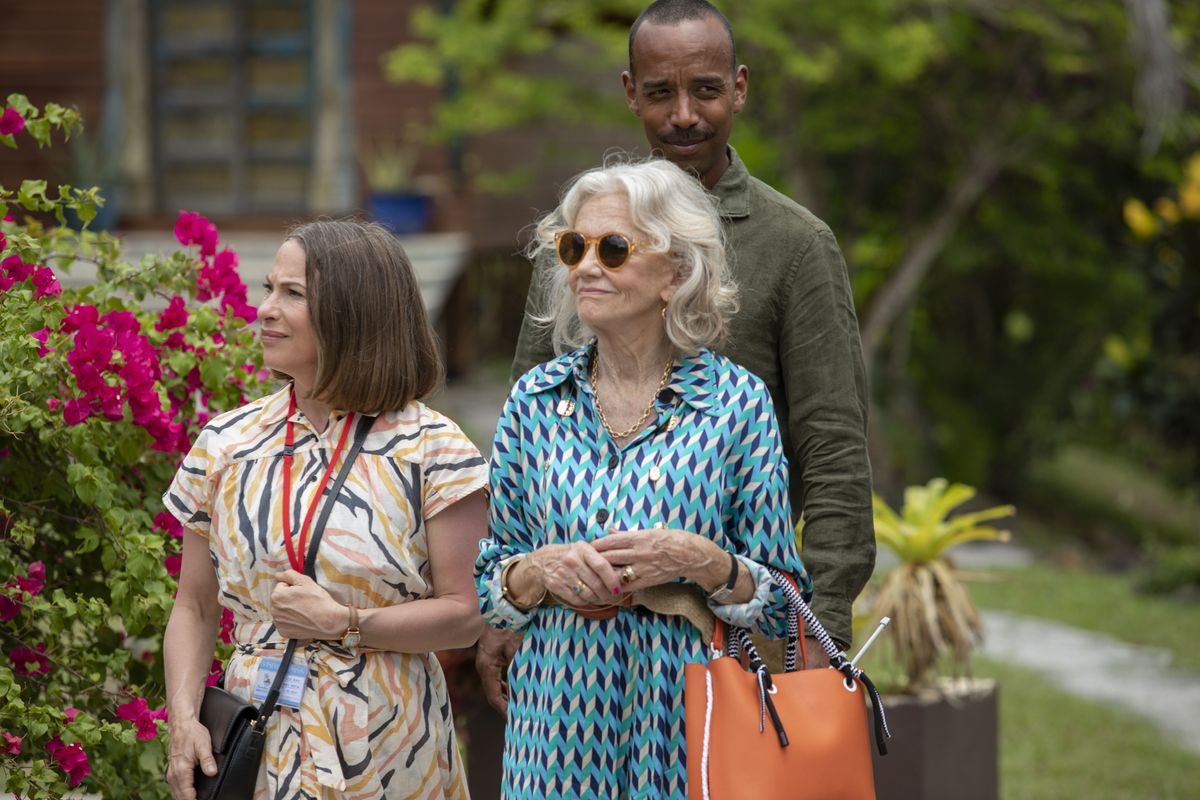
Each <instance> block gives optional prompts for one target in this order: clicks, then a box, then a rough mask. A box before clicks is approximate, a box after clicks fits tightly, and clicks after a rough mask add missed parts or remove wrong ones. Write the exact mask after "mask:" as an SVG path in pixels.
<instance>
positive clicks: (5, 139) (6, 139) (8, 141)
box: [0, 133, 17, 150]
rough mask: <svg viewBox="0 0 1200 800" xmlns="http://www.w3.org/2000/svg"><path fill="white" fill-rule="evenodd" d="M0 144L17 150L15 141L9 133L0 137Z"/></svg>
mask: <svg viewBox="0 0 1200 800" xmlns="http://www.w3.org/2000/svg"><path fill="white" fill-rule="evenodd" d="M0 144H2V145H4V146H5V147H8V148H11V149H13V150H16V149H17V139H16V137H15V136H13V135H12V134H11V133H6V134H4V135H3V136H0Z"/></svg>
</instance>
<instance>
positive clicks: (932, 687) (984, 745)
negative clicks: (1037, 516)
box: [866, 478, 1015, 800]
mask: <svg viewBox="0 0 1200 800" xmlns="http://www.w3.org/2000/svg"><path fill="white" fill-rule="evenodd" d="M974 496H975V490H974V489H972V488H971V487H969V486H964V485H963V484H958V483H954V484H951V483H949V482H948V481H946V480H945V479H943V478H935V479H933V480H931V481H929V483H928V484H926V485H925V486H910V487H908V488H907V489H906V490H905V492H904V503H903V505H902V507H901V509H900V513H899V514H897V513H896V512H895V511H893V510H892V508H891V507H890V506H888V504H887V503H886V502H884V501H883V500H882V499H881V498H879V497H878V496H876V497H875V498H874V510H875V538H876V541H877V542H879V543H880V544H882V545H884V546H885V547H887V548H888V549H890V550H891V551H892V552H893V553H895V555H896V557H897V558H898V559H899V564H898V565H897V566H896V567H895V568H893V569H891V570H890V571H889V572H888V573H887V575H886V576H885V577H884V579H883V582H882V584H881V585H880V586H879V588H878V590H877V591H876V592H875V593H874V595H873V596H872V597H871V598H870V599H869V601H868V605H869V613H868V614H867V616H866V620H867V622H868V624H869V625H870V626H872V627H873V626H874V624H875V623H877V622H878V620H879V619H881V618H882V617H885V616H886V617H890V618H891V627H890V629H889V631H888V635H887V636H886V637H885V639H886V640H887V641H888V642H889V643H890V648H888V649H889V650H890V655H891V657H892V659H893V661H894V664H895V665H896V667H897V668H898V672H897V674H898V675H899V676H900V679H899V681H898V685H897V686H896V687H895V692H893V693H892V695H891V696H890V697H889V698H888V702H887V708H888V716H889V718H890V722H891V726H892V730H893V731H894V732H895V738H894V739H893V740H892V743H891V745H890V753H889V755H888V756H887V757H885V758H879V757H876V760H875V781H876V787H877V792H878V797H879V800H895V799H898V798H922V799H923V800H941V799H942V798H947V799H948V798H956V799H957V798H963V797H970V798H972V800H994V798H996V797H997V796H998V759H997V754H998V739H997V731H998V716H997V704H996V685H995V682H994V681H990V680H980V679H973V678H971V677H969V675H970V660H971V655H972V653H973V652H974V650H975V648H976V647H978V646H979V644H980V643H981V642H982V637H983V629H982V625H981V623H980V620H979V613H978V611H977V610H976V608H975V604H974V602H973V601H972V600H971V596H970V594H969V593H968V592H967V589H966V587H965V586H964V585H963V582H962V576H961V574H960V573H959V572H958V571H957V569H956V568H955V565H954V562H953V561H952V560H951V559H950V557H949V556H948V555H947V551H949V550H950V549H951V548H952V547H954V546H956V545H959V544H962V543H963V542H969V541H978V540H995V541H1006V540H1007V539H1008V536H1009V534H1008V531H1005V530H1000V529H997V528H995V527H992V526H990V525H988V524H986V523H988V522H991V521H993V520H997V519H1002V518H1005V517H1011V516H1012V515H1013V514H1014V513H1015V509H1014V508H1013V507H1012V506H1010V505H1002V506H994V507H991V508H986V509H983V510H981V511H974V512H968V513H962V514H957V515H954V516H952V512H954V510H955V509H957V508H958V507H959V506H961V505H962V504H963V503H966V502H967V501H968V500H970V499H971V498H973V497H974Z"/></svg>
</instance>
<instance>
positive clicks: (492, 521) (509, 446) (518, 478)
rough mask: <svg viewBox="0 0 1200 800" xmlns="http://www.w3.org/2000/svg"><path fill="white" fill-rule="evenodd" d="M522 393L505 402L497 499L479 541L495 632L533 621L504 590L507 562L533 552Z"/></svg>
mask: <svg viewBox="0 0 1200 800" xmlns="http://www.w3.org/2000/svg"><path fill="white" fill-rule="evenodd" d="M517 391H518V390H515V389H514V391H513V393H511V394H510V395H509V397H508V400H507V402H506V403H505V404H504V410H503V411H502V412H501V415H500V422H499V424H498V425H497V426H496V437H495V439H494V440H493V442H492V460H491V465H490V469H489V471H488V488H489V490H490V495H491V500H490V503H489V505H488V537H487V538H486V539H484V540H482V541H481V542H480V543H479V556H478V557H477V558H476V559H475V587H476V591H477V593H478V596H479V609H480V611H482V612H483V618H484V620H485V621H486V622H487V623H488V624H489V625H491V626H492V627H495V628H511V629H514V630H521V629H523V628H525V627H526V626H527V625H528V624H529V622H530V621H531V620H532V618H533V615H532V613H529V612H526V611H522V610H521V609H519V608H517V607H516V606H514V605H513V604H512V603H510V602H508V601H507V600H505V599H504V596H503V593H502V591H501V586H500V578H501V573H502V571H503V569H504V566H505V564H507V563H508V561H510V560H511V559H513V558H517V557H520V556H524V555H527V554H528V553H530V552H531V551H532V550H533V543H532V540H531V538H530V528H529V525H528V524H527V522H526V513H525V498H526V497H527V493H526V492H525V481H526V479H527V476H526V474H525V469H524V466H523V457H522V455H523V454H522V448H521V438H520V436H521V415H520V413H519V406H520V403H519V402H518V400H517Z"/></svg>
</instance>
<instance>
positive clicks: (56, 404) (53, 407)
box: [46, 397, 63, 414]
mask: <svg viewBox="0 0 1200 800" xmlns="http://www.w3.org/2000/svg"><path fill="white" fill-rule="evenodd" d="M62 407H63V401H62V400H59V399H58V398H57V397H50V398H48V399H47V400H46V408H48V409H50V413H51V414H57V413H58V412H59V411H62Z"/></svg>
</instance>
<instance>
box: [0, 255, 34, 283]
mask: <svg viewBox="0 0 1200 800" xmlns="http://www.w3.org/2000/svg"><path fill="white" fill-rule="evenodd" d="M33 270H34V266H33V265H32V264H26V263H25V262H24V261H22V260H21V257H20V256H15V255H14V256H9V257H8V258H6V259H4V260H3V261H0V272H3V273H4V274H5V275H7V276H8V277H10V278H12V279H13V280H14V281H23V280H25V279H26V278H28V277H29V276H30V275H32V274H33Z"/></svg>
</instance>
